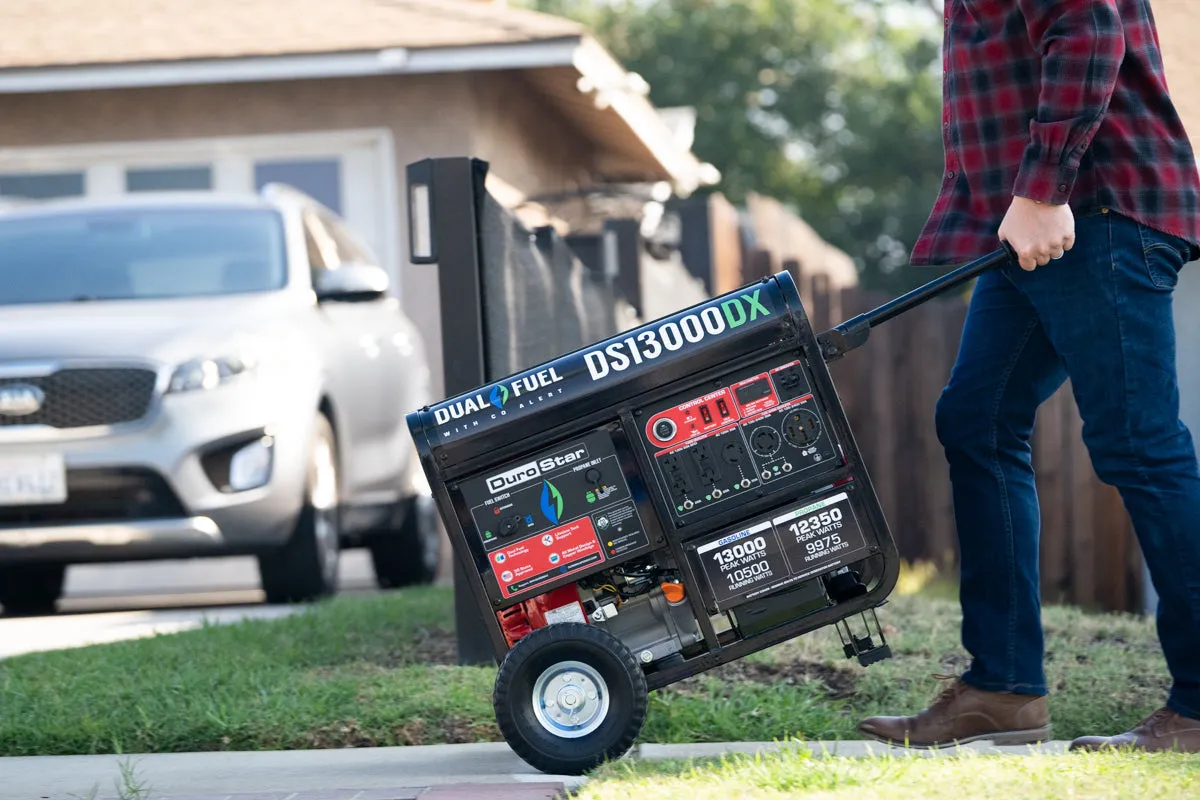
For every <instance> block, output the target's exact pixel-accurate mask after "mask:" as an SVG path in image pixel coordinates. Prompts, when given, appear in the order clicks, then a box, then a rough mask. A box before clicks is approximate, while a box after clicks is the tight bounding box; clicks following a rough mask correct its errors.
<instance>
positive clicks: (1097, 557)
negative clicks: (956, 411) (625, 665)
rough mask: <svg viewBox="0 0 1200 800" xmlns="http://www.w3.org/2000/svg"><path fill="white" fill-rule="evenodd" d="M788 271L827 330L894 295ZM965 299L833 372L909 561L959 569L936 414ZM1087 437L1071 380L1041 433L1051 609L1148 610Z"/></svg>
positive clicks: (880, 337)
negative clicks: (1061, 605) (1062, 605)
mask: <svg viewBox="0 0 1200 800" xmlns="http://www.w3.org/2000/svg"><path fill="white" fill-rule="evenodd" d="M747 255H748V259H747V263H746V267H747V272H751V271H753V272H755V273H763V274H769V273H770V272H771V271H773V265H772V264H771V261H772V258H771V255H770V254H769V253H767V252H765V251H762V250H758V251H752V252H750V253H748V254H747ZM779 268H783V269H787V270H789V271H790V272H792V273H793V275H795V276H796V278H797V280H798V282H799V283H800V286H801V293H802V295H803V297H804V302H805V308H806V309H807V310H808V312H809V314H810V315H811V316H812V318H813V322H814V325H815V326H816V328H817V330H818V331H820V330H825V329H827V328H828V327H830V326H832V325H835V324H837V323H839V322H841V321H843V320H845V319H848V318H850V317H852V316H854V315H856V314H859V313H862V312H864V311H867V310H869V309H871V308H874V307H876V306H878V305H880V304H882V303H885V302H887V301H888V300H889V299H891V298H890V297H889V296H887V295H884V294H881V293H877V292H870V291H865V290H863V289H861V288H859V287H843V288H840V289H839V288H833V289H831V288H830V287H829V280H828V278H827V276H825V275H822V274H814V275H811V276H809V275H805V274H804V270H802V269H801V268H800V265H799V264H798V263H797V262H796V261H784V262H782V263H781V264H780V265H779ZM747 277H749V278H751V279H753V277H755V275H747ZM967 299H968V298H967V296H966V295H965V294H963V295H954V296H948V297H945V298H939V299H935V300H932V301H930V302H928V303H926V304H925V305H923V306H921V307H919V308H917V309H915V310H913V311H911V312H909V313H908V314H904V315H902V316H900V317H897V318H895V319H893V320H891V321H889V322H887V323H885V324H883V325H881V326H879V327H878V328H875V329H874V330H873V331H872V332H871V337H870V339H869V341H868V344H867V345H866V346H865V347H863V348H860V349H858V350H856V351H854V352H852V353H850V354H848V355H847V356H846V357H845V358H844V359H842V360H841V361H838V362H835V363H834V364H833V365H831V371H832V373H833V377H834V381H835V383H836V385H837V388H838V393H839V395H840V397H841V399H842V402H843V404H844V406H845V408H846V411H847V414H848V415H849V417H850V422H851V426H852V429H853V430H854V434H855V438H856V440H857V441H858V444H859V447H860V448H861V449H862V451H863V454H864V457H865V459H866V461H867V464H868V466H869V469H870V470H871V475H872V478H873V480H874V483H875V487H876V490H877V492H878V494H879V496H880V501H881V502H882V504H883V508H884V511H885V513H886V514H887V517H888V520H889V523H890V525H891V528H892V532H893V535H894V537H895V539H896V542H897V545H898V546H899V549H900V552H901V555H902V556H903V557H904V558H905V559H908V560H910V561H916V560H929V561H934V562H936V563H937V564H938V565H939V567H940V568H943V569H949V570H951V571H953V569H954V565H955V563H956V561H957V550H958V548H957V542H956V534H955V527H954V514H953V507H952V504H951V497H950V483H949V479H948V473H947V467H946V461H945V457H944V455H943V453H942V449H941V445H940V443H939V442H938V439H937V434H936V431H935V427H934V408H935V405H936V402H937V398H938V395H939V393H940V392H941V389H942V387H943V386H944V385H945V383H946V380H947V379H948V378H949V375H950V369H951V367H952V365H953V363H954V358H955V355H956V354H957V349H958V344H959V339H960V334H961V331H962V324H963V320H964V319H965V317H966V308H967ZM1081 429H1082V422H1081V420H1080V417H1079V411H1078V408H1077V407H1076V405H1075V402H1074V400H1073V398H1072V396H1071V393H1070V386H1069V384H1068V385H1066V386H1064V387H1063V388H1062V389H1061V390H1060V391H1059V392H1058V393H1057V394H1056V395H1055V396H1054V397H1053V398H1051V399H1050V400H1049V401H1047V403H1046V404H1045V405H1044V406H1043V407H1042V408H1041V409H1040V410H1039V413H1038V417H1037V422H1036V425H1035V428H1034V442H1033V448H1034V456H1033V457H1034V467H1035V470H1036V471H1037V485H1038V494H1039V500H1040V505H1041V512H1042V523H1043V524H1042V537H1041V575H1042V596H1043V602H1045V603H1071V604H1076V605H1079V606H1083V607H1086V608H1092V609H1102V610H1109V611H1139V610H1140V608H1141V597H1142V569H1141V555H1140V550H1139V548H1138V545H1137V542H1136V539H1135V538H1134V536H1133V532H1132V528H1131V525H1130V522H1129V518H1128V516H1127V514H1126V513H1125V510H1124V507H1123V505H1122V503H1121V499H1120V496H1119V495H1118V493H1117V492H1116V490H1115V489H1113V488H1112V487H1110V486H1107V485H1105V484H1103V483H1101V482H1100V481H1099V479H1098V478H1097V477H1096V474H1095V472H1094V470H1093V469H1092V466H1091V462H1090V460H1089V457H1088V453H1087V450H1086V449H1085V447H1084V445H1083V441H1082V438H1081Z"/></svg>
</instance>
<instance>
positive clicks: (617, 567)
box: [408, 247, 1011, 775]
mask: <svg viewBox="0 0 1200 800" xmlns="http://www.w3.org/2000/svg"><path fill="white" fill-rule="evenodd" d="M1010 257H1011V250H1009V249H1008V248H1007V247H1004V248H1002V249H1000V250H998V251H996V252H995V253H993V254H991V255H990V256H987V257H985V258H982V259H979V260H978V261H975V262H972V263H971V264H968V265H966V266H964V267H962V268H960V269H958V270H955V271H954V272H951V273H949V274H948V275H945V276H943V277H942V278H939V279H938V280H936V281H933V282H931V283H929V284H926V285H925V286H923V287H921V288H920V289H917V290H915V291H913V292H910V293H908V294H906V295H904V296H902V297H900V298H898V299H896V300H893V301H892V302H890V303H888V304H887V305H885V306H881V307H880V308H878V309H875V310H874V311H872V312H869V313H867V314H864V315H860V316H858V317H855V318H854V319H852V320H850V321H848V322H845V323H843V324H842V325H839V326H837V327H836V328H834V329H832V330H830V331H827V332H825V333H822V334H820V335H818V334H816V333H815V332H814V331H813V329H812V327H811V325H810V322H809V318H808V316H807V314H806V313H805V310H804V307H803V304H802V302H801V297H800V294H799V292H798V291H797V287H796V284H795V282H794V281H793V279H792V277H791V275H790V274H789V273H787V272H781V273H779V274H776V275H773V276H771V277H769V278H765V279H763V280H762V281H759V282H756V283H753V284H749V285H747V286H744V287H743V288H740V289H737V290H736V291H733V292H730V293H727V294H724V295H722V296H719V297H717V298H715V299H713V300H710V301H708V302H705V303H703V304H700V305H696V306H694V307H691V308H687V309H685V310H683V311H680V312H679V313H676V314H674V315H671V316H668V317H663V318H661V319H658V320H655V321H653V322H649V323H647V324H645V325H642V326H641V327H638V328H636V329H633V330H629V331H626V332H624V333H621V334H618V335H617V336H613V337H612V338H609V339H607V340H604V341H601V342H598V343H595V344H592V345H589V346H587V347H584V348H581V349H579V350H577V351H575V352H572V353H569V354H567V355H564V356H562V357H560V358H558V359H556V360H554V361H551V362H548V363H545V364H541V365H538V366H535V367H533V368H531V369H528V370H525V371H524V372H521V373H518V374H516V375H512V376H509V377H506V378H504V379H502V380H499V381H496V382H495V383H492V384H489V385H486V386H482V387H479V388H478V389H476V390H474V391H470V392H467V393H465V394H462V395H459V396H457V397H453V398H450V399H448V400H445V401H443V402H441V403H439V404H437V405H435V406H431V407H426V408H423V409H421V410H419V411H414V412H413V413H411V414H410V415H409V416H408V425H409V429H410V431H411V433H412V435H413V438H414V440H415V442H416V445H417V449H418V451H419V453H420V457H421V463H422V465H423V468H424V470H425V472H426V474H427V476H428V478H429V483H430V485H431V487H432V488H433V492H434V496H435V498H436V500H437V505H438V508H439V511H440V513H441V515H442V519H443V521H444V523H445V525H446V529H447V533H448V535H449V537H450V541H451V544H452V546H453V549H454V552H455V555H456V557H457V558H458V559H460V561H461V563H462V566H463V567H464V570H463V571H464V572H465V573H466V575H467V576H468V581H467V584H466V585H464V586H460V587H458V591H464V592H469V593H470V595H471V596H473V597H474V599H475V601H476V603H477V604H478V608H479V613H480V614H481V615H482V617H483V619H484V623H485V626H486V629H487V631H488V634H489V636H490V639H491V643H492V645H493V647H494V649H495V655H496V660H497V662H498V664H499V669H498V671H497V675H496V681H495V689H494V694H493V704H494V708H495V713H496V720H497V723H498V725H499V728H500V730H501V732H502V734H503V736H504V738H505V740H506V741H507V742H508V744H509V745H510V746H511V747H512V749H513V750H514V751H515V752H516V753H517V754H518V755H520V756H521V757H522V758H523V759H524V760H525V761H526V762H527V763H529V764H530V765H532V766H533V767H535V768H537V769H539V770H541V771H543V772H547V773H553V774H563V775H575V774H581V773H583V772H586V771H588V770H590V769H592V768H594V767H595V766H597V765H599V764H600V763H602V762H604V761H606V760H610V759H615V758H618V757H620V756H621V755H623V754H625V753H626V752H627V751H628V750H629V748H630V747H631V746H632V745H633V743H634V741H635V740H636V738H637V736H638V734H639V733H640V731H641V728H642V725H643V723H644V721H645V719H646V713H647V700H648V693H649V692H650V691H652V690H654V689H658V688H661V687H663V686H667V685H669V684H671V683H674V682H676V681H679V680H682V679H684V678H688V677H690V676H693V675H696V674H698V673H701V672H704V671H706V670H709V669H712V668H713V667H716V666H718V665H721V664H724V663H727V662H729V661H732V660H735V659H738V658H741V657H743V656H746V655H748V654H750V653H754V652H756V651H759V650H762V649H764V648H767V647H771V646H773V645H776V644H779V643H781V642H783V641H786V640H788V639H792V638H794V637H797V636H800V635H803V634H805V633H808V632H810V631H814V630H816V629H818V628H822V627H825V626H828V625H835V626H836V627H837V630H838V631H839V634H840V636H841V640H842V643H843V645H844V648H845V654H846V656H847V657H848V658H856V659H858V661H859V662H860V663H861V664H863V665H869V664H872V663H875V662H876V661H879V660H881V659H884V658H888V657H890V655H891V653H890V650H889V648H888V644H887V642H886V639H885V637H884V634H883V631H882V629H881V628H880V625H879V621H878V619H877V617H876V611H875V610H876V608H877V607H879V606H880V605H882V604H883V603H884V602H885V600H886V598H887V597H888V595H889V594H890V593H891V591H892V590H893V588H894V587H895V583H896V579H897V574H898V570H899V559H898V556H897V551H896V547H895V544H894V542H893V540H892V536H891V533H890V531H889V530H888V526H887V522H886V520H885V519H884V514H883V511H882V509H881V508H880V505H879V501H878V499H877V497H876V495H875V491H874V489H873V487H872V485H871V479H870V475H869V473H868V470H867V467H866V465H865V464H864V463H863V460H862V457H861V455H860V453H859V450H858V447H857V446H856V444H855V441H854V436H853V434H852V432H851V430H850V426H849V423H848V421H847V419H846V415H845V413H844V411H843V408H842V405H841V402H840V401H839V398H838V395H837V391H836V390H835V388H834V385H833V382H832V380H831V378H830V374H829V371H828V368H827V362H829V361H832V360H833V359H836V358H839V357H841V356H842V355H844V354H845V353H846V352H848V351H849V350H851V349H853V348H855V347H858V346H860V345H862V344H863V343H865V342H866V340H867V338H868V333H869V330H870V328H871V327H873V326H874V325H876V324H879V323H880V322H883V321H885V320H887V319H890V318H892V317H894V316H896V315H897V314H900V313H903V312H904V311H905V310H907V309H909V308H911V307H913V306H915V305H918V304H919V303H921V302H924V301H925V300H927V299H929V298H930V297H933V296H934V295H936V294H939V293H941V292H943V291H945V290H948V289H949V288H951V287H953V286H956V285H959V284H961V283H963V282H965V281H967V280H970V279H971V278H973V277H975V276H976V275H978V274H979V273H981V272H983V271H984V270H987V269H991V268H993V267H996V266H999V265H1000V264H1002V263H1004V262H1005V261H1006V260H1008V259H1009V258H1010Z"/></svg>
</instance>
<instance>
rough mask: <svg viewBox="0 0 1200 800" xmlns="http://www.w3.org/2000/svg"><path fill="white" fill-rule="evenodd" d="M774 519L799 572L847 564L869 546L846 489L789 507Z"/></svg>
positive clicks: (792, 561)
mask: <svg viewBox="0 0 1200 800" xmlns="http://www.w3.org/2000/svg"><path fill="white" fill-rule="evenodd" d="M771 522H772V523H773V524H774V525H775V528H776V530H778V531H779V536H780V538H781V539H782V540H783V547H784V553H785V554H786V555H787V560H788V564H789V566H790V567H791V570H792V572H793V573H796V574H797V575H811V574H813V573H814V572H819V571H823V570H825V569H828V568H831V567H835V566H837V565H839V564H844V563H846V561H847V560H849V559H852V558H854V557H855V556H857V555H859V554H860V553H863V552H865V551H866V549H867V543H866V541H865V540H864V539H863V534H862V529H861V528H860V527H859V525H858V520H857V519H856V518H855V516H854V509H853V508H851V506H850V497H849V495H847V494H846V493H845V492H842V493H840V494H836V495H833V496H832V497H827V498H825V499H823V500H819V501H817V502H815V503H810V504H809V505H806V506H804V507H803V508H797V509H795V510H793V511H789V512H787V513H786V514H783V515H781V516H778V517H775V518H774V519H773V520H771Z"/></svg>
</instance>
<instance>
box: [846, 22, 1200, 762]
mask: <svg viewBox="0 0 1200 800" xmlns="http://www.w3.org/2000/svg"><path fill="white" fill-rule="evenodd" d="M945 18H946V36H945V45H946V46H945V73H946V77H945V86H944V101H945V106H944V115H943V116H944V131H945V133H944V139H945V146H946V165H945V182H944V185H943V190H942V192H941V194H940V196H939V197H938V198H937V201H936V203H935V205H934V207H933V210H932V213H931V215H930V219H929V222H928V225H927V227H926V228H925V230H924V232H923V234H922V236H921V237H920V239H919V241H918V243H917V244H916V246H915V248H914V252H913V259H912V260H913V263H916V264H930V263H935V262H940V263H960V262H964V261H967V260H970V259H973V258H976V257H978V256H981V255H984V254H986V253H988V252H990V251H992V250H994V249H995V248H996V247H997V246H998V241H997V240H1000V241H1004V242H1007V243H1008V244H1009V245H1011V247H1012V248H1013V250H1014V251H1015V253H1016V255H1017V256H1018V257H1019V264H1011V265H1009V266H1006V267H1005V268H1004V269H1002V270H996V271H992V272H990V273H987V274H985V275H984V276H982V277H981V278H980V279H979V281H978V283H977V286H976V289H975V292H974V296H973V298H972V300H971V305H970V311H969V314H968V316H967V321H966V323H965V326H964V330H963V338H962V343H961V349H960V351H959V355H958V361H957V363H956V364H955V367H954V369H953V371H952V373H951V376H950V380H949V383H948V385H947V386H946V388H945V390H944V392H943V393H942V396H941V398H940V399H939V401H938V405H937V410H936V421H937V429H938V436H939V439H940V441H941V442H942V444H943V446H944V448H945V453H946V458H947V461H948V464H949V470H950V478H951V482H952V486H953V499H954V509H955V519H956V524H957V528H958V536H959V542H960V551H961V561H960V563H961V590H960V591H961V596H960V600H961V604H962V611H963V624H962V637H963V645H964V647H965V648H966V649H967V651H968V652H969V653H970V654H971V657H972V661H971V664H970V667H969V669H968V670H967V671H966V672H965V673H964V674H963V675H961V676H959V677H958V678H952V679H951V681H950V682H949V684H948V685H947V686H945V688H944V689H943V691H942V693H941V694H940V696H939V697H938V699H937V700H936V701H935V702H934V703H933V705H932V706H931V707H930V708H927V709H925V710H924V711H921V712H920V713H918V714H916V715H915V716H908V717H873V718H870V719H867V720H864V721H863V722H862V724H861V726H860V730H862V731H863V732H864V733H866V734H868V735H870V736H872V737H874V738H876V739H880V740H883V741H887V742H892V743H897V744H901V745H903V744H908V745H911V746H925V747H933V746H946V745H953V744H954V743H956V742H960V743H961V742H967V741H973V740H977V739H990V740H992V741H993V742H994V743H997V744H1024V743H1032V742H1037V741H1043V740H1045V739H1047V738H1050V732H1051V722H1050V718H1049V714H1048V711H1047V703H1046V694H1047V691H1048V687H1047V685H1046V680H1045V675H1044V673H1043V635H1042V628H1041V619H1040V597H1039V580H1038V538H1039V535H1040V531H1039V511H1038V503H1037V497H1036V494H1035V489H1034V474H1033V470H1032V468H1031V462H1030V445H1029V438H1030V434H1031V432H1032V428H1033V424H1034V416H1035V412H1036V410H1037V408H1038V406H1039V405H1040V404H1041V403H1042V402H1043V401H1045V400H1046V399H1047V398H1049V397H1050V396H1051V395H1052V394H1054V392H1055V391H1056V390H1057V389H1058V388H1059V387H1060V386H1062V385H1063V383H1064V382H1065V381H1066V380H1068V379H1069V380H1070V382H1071V389H1072V391H1073V392H1074V397H1075V400H1076V402H1077V404H1078V406H1079V409H1080V412H1081V414H1082V417H1083V421H1084V424H1083V438H1084V441H1085V442H1086V445H1087V447H1088V450H1089V454H1090V457H1091V459H1092V465H1093V466H1094V468H1095V470H1096V473H1097V474H1098V475H1099V477H1100V478H1101V479H1102V480H1104V481H1105V482H1106V483H1109V484H1112V485H1114V486H1116V487H1117V488H1118V489H1119V491H1120V493H1121V497H1122V499H1123V501H1124V503H1125V507H1126V509H1127V510H1128V511H1129V513H1130V516H1131V518H1132V520H1133V523H1134V527H1135V529H1136V531H1137V536H1138V539H1139V541H1140V542H1141V546H1142V550H1143V553H1144V555H1145V558H1146V562H1147V565H1148V567H1149V571H1150V574H1151V576H1152V580H1153V582H1154V585H1155V588H1156V589H1157V591H1158V594H1159V598H1160V602H1159V612H1158V633H1159V639H1160V641H1161V643H1162V648H1163V652H1164V654H1165V657H1166V661H1167V665H1168V667H1169V669H1170V673H1171V676H1172V679H1173V680H1172V687H1171V691H1170V694H1169V696H1168V697H1167V698H1166V703H1165V705H1164V707H1163V708H1162V709H1160V710H1159V711H1157V712H1155V713H1154V714H1152V715H1151V716H1149V717H1148V718H1146V719H1145V720H1144V721H1142V722H1141V723H1140V724H1139V725H1137V726H1136V727H1135V728H1134V729H1133V730H1130V731H1127V732H1125V733H1123V734H1120V735H1118V736H1115V737H1111V738H1100V737H1084V738H1083V739H1078V740H1076V741H1075V742H1073V743H1072V749H1083V748H1087V749H1092V748H1098V747H1103V746H1112V745H1116V746H1133V747H1135V748H1142V749H1147V750H1159V749H1176V750H1184V751H1188V752H1200V473H1198V471H1197V463H1196V454H1195V451H1194V448H1193V443H1192V438H1191V436H1190V434H1189V432H1188V430H1187V429H1186V428H1185V427H1184V426H1183V424H1182V423H1181V422H1180V420H1179V397H1178V393H1177V383H1176V365H1175V358H1176V351H1175V341H1174V324H1173V319H1172V290H1173V289H1174V287H1175V283H1176V280H1177V278H1178V275H1179V272H1180V270H1181V268H1182V267H1183V266H1184V265H1185V264H1186V263H1187V262H1189V261H1192V260H1194V259H1195V258H1197V257H1200V221H1198V217H1200V175H1198V173H1197V167H1196V161H1195V157H1194V155H1193V150H1192V147H1191V145H1190V144H1189V142H1188V139H1187V136H1186V134H1185V132H1184V130H1183V127H1182V125H1181V123H1180V119H1179V117H1178V115H1177V113H1176V111H1175V108H1174V107H1173V105H1172V102H1171V99H1170V97H1169V95H1168V91H1167V84H1166V81H1165V79H1164V77H1163V66H1162V60H1161V55H1160V51H1159V45H1158V39H1157V32H1156V30H1155V27H1154V20H1153V17H1152V15H1151V10H1150V7H1149V5H1148V2H1147V0H947V2H946V11H945ZM1049 535H1053V536H1061V535H1062V531H1050V532H1049ZM1070 680H1075V681H1079V682H1086V681H1087V675H1086V673H1084V672H1083V671H1082V670H1080V671H1076V672H1074V673H1073V677H1072V678H1070Z"/></svg>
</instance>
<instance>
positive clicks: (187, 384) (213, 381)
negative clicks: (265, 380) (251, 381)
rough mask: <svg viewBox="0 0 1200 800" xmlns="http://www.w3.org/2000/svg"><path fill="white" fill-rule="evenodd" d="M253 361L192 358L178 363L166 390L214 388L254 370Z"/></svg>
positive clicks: (233, 358)
mask: <svg viewBox="0 0 1200 800" xmlns="http://www.w3.org/2000/svg"><path fill="white" fill-rule="evenodd" d="M254 366H255V365H254V362H252V361H251V360H249V359H245V358H236V357H233V356H226V357H223V358H194V359H192V360H191V361H188V362H186V363H183V364H180V365H179V366H178V367H176V368H175V372H174V373H172V375H171V383H170V385H169V386H168V387H167V391H168V392H194V391H197V390H204V389H215V388H216V387H218V386H220V385H221V384H223V383H227V382H228V381H231V380H234V379H235V378H238V377H241V376H244V375H247V374H249V373H250V372H253V371H254Z"/></svg>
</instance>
